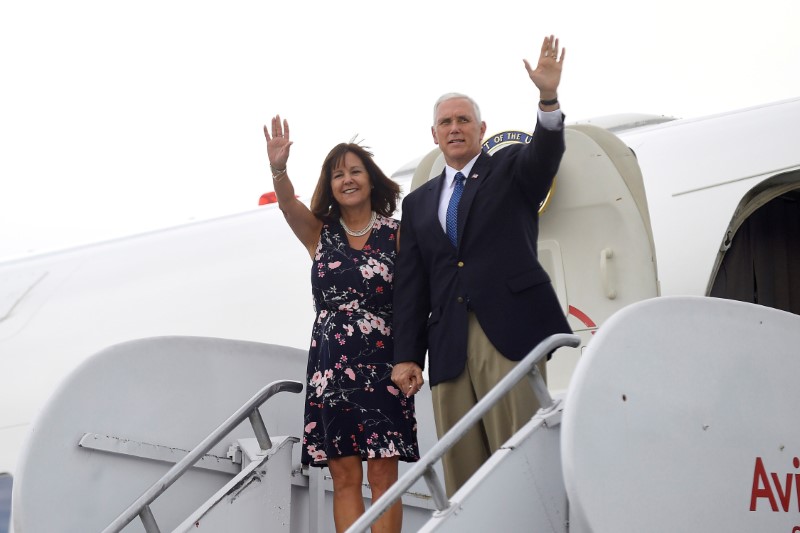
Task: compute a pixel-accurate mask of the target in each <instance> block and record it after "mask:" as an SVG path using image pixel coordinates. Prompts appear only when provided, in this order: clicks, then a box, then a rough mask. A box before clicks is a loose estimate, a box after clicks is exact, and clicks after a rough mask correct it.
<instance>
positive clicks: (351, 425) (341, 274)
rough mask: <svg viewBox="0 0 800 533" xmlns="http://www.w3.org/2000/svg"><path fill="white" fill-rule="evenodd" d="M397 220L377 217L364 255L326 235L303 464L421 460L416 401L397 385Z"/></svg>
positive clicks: (339, 237) (317, 282)
mask: <svg viewBox="0 0 800 533" xmlns="http://www.w3.org/2000/svg"><path fill="white" fill-rule="evenodd" d="M397 228H398V223H397V221H396V220H394V219H391V218H386V217H382V216H378V218H377V220H376V222H375V225H374V226H373V229H372V233H371V234H370V236H369V238H368V240H367V242H366V244H365V245H364V248H363V249H362V250H355V249H353V248H351V247H350V245H349V243H348V241H347V235H346V234H345V232H344V229H343V228H342V226H341V225H340V224H339V223H334V224H325V225H323V227H322V234H321V235H320V242H319V244H318V245H317V251H316V255H315V257H314V264H313V266H312V267H311V287H312V292H313V295H314V307H315V309H316V314H317V316H316V320H315V321H314V328H313V332H312V336H311V349H310V350H309V354H308V371H307V375H306V405H305V428H304V432H303V452H302V462H303V464H307V465H308V464H310V465H312V466H325V465H326V464H327V460H328V458H336V457H344V456H348V455H358V456H361V459H362V460H363V459H368V458H379V457H395V456H398V457H399V458H400V460H401V461H416V460H417V459H419V446H418V445H417V422H416V418H415V416H414V399H413V397H412V398H406V397H405V396H404V395H403V394H401V393H400V391H399V390H398V389H397V388H396V387H395V386H394V383H392V380H391V374H392V358H393V355H394V342H393V338H392V287H393V284H392V277H393V270H394V261H395V254H396V237H397Z"/></svg>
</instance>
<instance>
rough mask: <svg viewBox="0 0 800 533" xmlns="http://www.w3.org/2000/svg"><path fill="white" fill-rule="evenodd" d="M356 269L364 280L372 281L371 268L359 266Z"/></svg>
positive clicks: (373, 273) (372, 273)
mask: <svg viewBox="0 0 800 533" xmlns="http://www.w3.org/2000/svg"><path fill="white" fill-rule="evenodd" d="M358 269H359V270H360V271H361V275H362V276H364V278H365V279H372V277H373V276H374V275H375V272H373V270H372V267H369V266H366V265H361V266H360V267H359V268H358Z"/></svg>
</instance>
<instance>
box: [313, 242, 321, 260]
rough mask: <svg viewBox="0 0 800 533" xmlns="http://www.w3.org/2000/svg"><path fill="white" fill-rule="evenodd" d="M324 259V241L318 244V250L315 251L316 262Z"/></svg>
mask: <svg viewBox="0 0 800 533" xmlns="http://www.w3.org/2000/svg"><path fill="white" fill-rule="evenodd" d="M320 259H322V239H320V241H319V242H318V243H317V249H316V250H315V251H314V261H319V260H320Z"/></svg>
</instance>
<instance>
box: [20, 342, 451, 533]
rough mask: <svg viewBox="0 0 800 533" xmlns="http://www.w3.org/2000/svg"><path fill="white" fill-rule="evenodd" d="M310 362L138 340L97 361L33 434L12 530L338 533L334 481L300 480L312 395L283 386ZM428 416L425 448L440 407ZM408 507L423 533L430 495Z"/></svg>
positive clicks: (240, 348) (306, 475)
mask: <svg viewBox="0 0 800 533" xmlns="http://www.w3.org/2000/svg"><path fill="white" fill-rule="evenodd" d="M306 361H307V353H306V352H305V351H303V350H299V349H295V348H287V347H284V346H276V345H269V344H261V343H254V342H243V341H232V340H226V339H216V338H203V337H157V338H147V339H140V340H135V341H130V342H126V343H122V344H118V345H115V346H112V347H110V348H108V349H106V350H103V351H101V352H100V353H98V354H96V355H94V356H92V357H90V358H89V359H87V360H86V361H85V362H84V363H83V364H82V365H81V366H80V367H79V368H77V369H76V370H75V372H73V373H72V374H71V375H70V376H69V377H68V378H67V379H66V380H65V381H64V382H63V383H62V384H61V386H60V387H59V388H58V390H57V391H56V392H55V393H54V394H53V396H52V398H51V399H50V400H49V402H48V403H47V405H46V407H45V409H44V410H43V411H42V413H41V414H40V416H39V417H38V418H37V419H36V420H35V422H34V424H33V427H32V431H31V433H30V435H29V437H28V441H27V444H26V446H25V453H24V454H23V456H22V457H21V459H20V469H19V473H18V475H17V478H16V481H15V484H14V488H13V490H14V493H13V518H12V520H13V528H14V529H13V531H15V532H16V533H24V532H30V533H35V532H51V531H59V532H76V533H78V532H80V533H84V532H92V531H96V532H101V531H109V532H110V531H125V532H126V533H128V532H137V531H138V532H141V531H146V532H148V533H150V532H152V531H216V532H230V531H237V532H242V533H245V532H247V531H265V530H268V531H287V532H306V531H309V532H320V533H327V532H332V531H334V528H333V520H332V497H331V494H332V483H331V481H330V476H329V475H328V474H327V469H319V468H312V469H305V468H301V467H300V464H299V463H300V448H299V446H294V444H296V443H297V442H298V439H299V437H301V436H302V429H303V400H304V395H303V394H296V393H297V392H300V391H301V390H302V385H301V384H300V383H298V382H293V381H285V380H286V378H287V377H289V378H300V379H303V377H304V376H305V367H306ZM267 384H269V385H267ZM265 385H266V386H265ZM280 391H284V392H280ZM254 394H255V396H254ZM265 400H266V401H265ZM262 401H265V402H264V404H263V405H262V406H261V407H260V408H258V409H257V410H255V411H254V407H253V406H255V407H258V405H260V403H261V402H262ZM419 403H420V408H419V409H418V413H417V417H418V420H419V423H420V425H421V426H424V427H427V428H430V433H425V432H423V433H421V434H420V445H421V447H423V449H427V448H430V447H431V446H432V442H431V439H434V438H435V437H434V435H433V430H432V428H433V420H432V414H431V410H430V397H429V396H427V395H423V397H422V398H421V399H420V400H419ZM426 407H427V408H426ZM248 419H249V420H248ZM259 421H263V425H262V424H261V423H260V422H259ZM267 430H268V432H267ZM254 435H255V437H254ZM269 435H283V436H282V437H272V438H270V437H269ZM195 459H196V461H195ZM192 465H194V466H192ZM405 468H406V465H405V464H403V463H401V472H403V471H404V469H405ZM162 493H163V494H162ZM369 494H370V493H369V488H368V486H365V487H364V496H365V502H366V503H367V504H369ZM403 501H404V505H405V507H406V511H405V519H406V522H407V523H408V527H409V529H408V531H415V530H416V529H418V528H419V527H420V526H421V524H423V523H424V521H425V520H427V517H428V516H429V515H430V512H431V509H433V505H432V503H431V496H430V494H429V493H428V492H427V489H426V488H425V486H424V483H422V482H420V483H419V484H418V485H417V486H415V487H413V488H412V489H411V490H410V491H409V492H408V493H406V494H405V495H404V496H403ZM126 510H127V511H126ZM140 514H141V519H142V520H140V519H138V518H137V516H138V515H140Z"/></svg>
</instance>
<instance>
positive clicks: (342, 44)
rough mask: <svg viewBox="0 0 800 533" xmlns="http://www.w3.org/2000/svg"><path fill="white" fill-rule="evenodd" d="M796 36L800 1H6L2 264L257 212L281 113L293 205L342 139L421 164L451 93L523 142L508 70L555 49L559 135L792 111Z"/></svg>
mask: <svg viewBox="0 0 800 533" xmlns="http://www.w3.org/2000/svg"><path fill="white" fill-rule="evenodd" d="M798 21H800V2H799V1H798V0H762V1H760V2H757V3H755V4H754V3H738V2H731V1H729V0H725V1H722V0H719V1H717V0H706V1H703V0H691V1H690V0H673V1H671V2H661V3H652V2H642V1H641V0H607V1H597V0H551V1H531V0H528V1H517V0H510V1H501V2H489V1H483V2H475V1H460V2H437V1H435V0H427V1H419V0H411V1H402V2H390V3H385V2H379V1H374V0H373V1H339V2H335V1H334V2H313V1H306V2H294V1H290V0H285V1H282V2H273V1H270V0H262V1H236V0H229V1H226V2H207V1H202V0H199V1H198V0H195V1H188V0H179V1H170V0H159V1H154V0H140V1H138V2H125V3H123V2H116V1H110V0H102V1H100V0H98V1H87V0H77V1H69V2H64V1H54V0H28V1H25V2H3V3H2V4H1V5H0V50H2V52H0V77H1V79H2V83H1V84H0V87H1V89H0V91H1V93H0V94H1V95H2V97H1V98H0V260H1V259H2V258H8V257H14V256H20V255H27V254H31V253H37V252H42V251H46V250H49V249H53V248H61V247H65V246H71V245H73V244H79V243H84V242H88V241H92V240H95V239H106V238H111V237H115V236H119V235H123V234H129V233H135V232H139V231H146V230H150V229H154V228H156V227H159V226H163V225H172V224H178V223H183V222H186V221H189V220H194V219H200V218H206V217H211V216H218V215H223V214H227V213H233V212H238V211H243V210H248V209H252V208H255V207H256V206H257V202H258V198H259V196H260V195H261V193H263V192H266V191H269V190H271V189H272V186H271V180H270V179H269V178H268V172H267V161H266V154H265V150H264V140H263V135H262V133H261V126H262V124H264V122H265V121H268V120H269V118H270V117H271V116H272V115H273V114H275V113H278V112H279V113H281V115H282V116H284V117H286V118H288V119H289V121H290V126H291V130H292V137H293V140H294V141H295V144H294V146H293V147H292V156H291V158H290V160H289V166H290V174H291V176H292V178H293V180H294V181H295V184H296V187H297V189H298V192H299V193H300V194H301V196H304V197H306V198H307V197H308V196H309V195H310V192H311V190H312V188H313V185H314V183H315V181H316V179H317V177H318V175H319V166H320V163H321V162H322V159H323V157H324V156H325V154H326V153H327V151H328V150H329V149H330V148H331V147H332V146H333V145H334V144H336V143H338V142H342V141H347V140H349V139H350V138H351V137H352V136H353V135H355V134H358V135H359V137H360V138H362V139H364V144H366V145H368V146H370V147H372V149H373V150H374V152H375V156H376V160H377V162H378V164H379V165H381V167H382V168H383V169H384V170H385V171H386V172H387V174H391V173H393V172H394V171H396V170H397V169H398V168H400V167H401V166H403V165H404V164H405V163H407V162H408V161H410V160H412V159H414V158H417V157H419V156H421V155H423V154H425V153H427V152H428V151H429V150H430V149H432V148H434V145H433V144H432V141H431V136H430V122H431V106H432V103H433V101H434V100H435V99H436V98H437V97H438V96H439V95H440V94H442V93H444V92H448V91H459V92H465V93H468V94H470V95H472V96H473V97H474V98H475V99H476V100H477V101H478V102H479V103H480V105H481V108H482V111H483V115H484V119H485V120H486V122H487V127H488V133H493V132H498V131H502V130H507V129H530V128H531V127H532V126H533V123H534V119H535V105H536V97H537V93H536V91H535V89H534V87H533V85H532V84H531V82H530V80H529V79H528V77H527V74H526V72H525V69H524V67H523V64H522V58H523V57H524V58H529V59H533V60H535V58H536V57H537V53H538V49H539V46H540V44H541V40H542V37H543V36H544V35H546V34H550V33H553V34H555V35H557V36H558V37H560V38H561V43H562V44H563V45H564V46H566V47H567V50H568V52H567V61H566V64H565V72H564V76H563V79H562V86H561V90H560V91H559V92H560V99H561V102H562V107H563V109H564V110H565V112H566V113H567V120H568V122H573V121H578V120H586V119H589V118H591V117H595V116H601V115H607V114H612V113H621V112H642V113H654V114H664V115H671V116H677V117H693V116H700V115H705V114H711V113H718V112H723V111H726V110H729V109H735V108H739V107H748V106H752V105H757V104H761V103H766V102H771V101H775V100H782V99H786V98H791V97H796V96H799V95H800V32H798V31H797V22H798Z"/></svg>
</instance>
